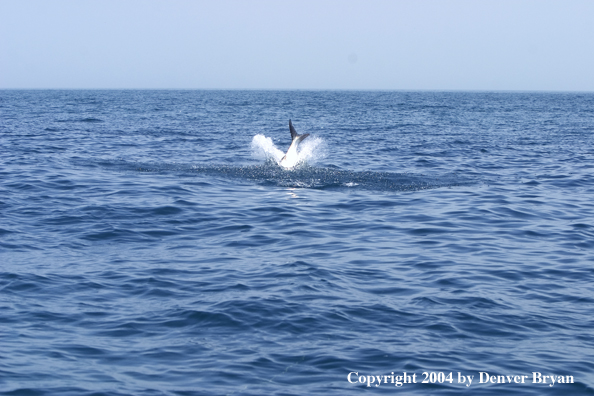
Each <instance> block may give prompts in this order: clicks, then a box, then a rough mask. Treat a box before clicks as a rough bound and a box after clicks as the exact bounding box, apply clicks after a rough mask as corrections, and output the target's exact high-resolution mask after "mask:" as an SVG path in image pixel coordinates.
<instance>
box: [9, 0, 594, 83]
mask: <svg viewBox="0 0 594 396" xmlns="http://www.w3.org/2000/svg"><path fill="white" fill-rule="evenodd" d="M0 88H174V89H176V88H180V89H382V90H393V89H396V90H416V89H420V90H528V91H534V90H538V91H594V1H593V0H555V1H547V0H472V1H471V0H406V1H401V0H366V1H362V0H311V1H310V0H209V1H202V0H0Z"/></svg>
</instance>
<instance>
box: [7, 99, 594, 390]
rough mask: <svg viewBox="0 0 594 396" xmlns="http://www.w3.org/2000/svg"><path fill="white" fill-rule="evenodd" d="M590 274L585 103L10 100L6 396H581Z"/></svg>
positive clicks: (590, 142) (588, 386) (593, 201)
mask: <svg viewBox="0 0 594 396" xmlns="http://www.w3.org/2000/svg"><path fill="white" fill-rule="evenodd" d="M289 119H292V120H293V124H294V125H295V127H296V129H297V131H298V132H299V133H310V134H311V136H310V137H309V138H307V139H306V140H305V141H304V142H303V144H302V147H301V148H302V151H301V155H302V159H303V162H302V163H301V164H300V165H299V166H298V167H297V168H295V169H292V170H285V169H283V168H281V167H279V166H278V165H277V164H276V162H275V159H278V155H279V153H281V152H282V151H284V150H286V149H287V148H288V146H289V144H290V135H289V130H288V120H289ZM281 155H282V154H281ZM593 286H594V94H577V93H480V92H332V91H317V92H316V91H314V92H307V91H294V92H290V91H57V90H56V91H0V395H94V396H99V395H328V394H335V395H358V394H362V393H364V392H365V394H398V393H403V392H404V393H405V394H418V395H429V394H435V395H437V394H439V395H458V394H472V395H500V394H502V393H505V394H509V395H569V394H572V395H578V394H594V361H593V356H594V319H593V318H594V287H593ZM403 372H407V374H408V375H412V374H415V375H416V377H415V380H416V383H406V384H403V385H402V386H400V387H397V386H395V384H392V383H390V381H391V377H390V379H389V380H388V381H387V383H386V382H382V383H381V384H379V386H377V385H378V383H377V380H375V382H374V383H372V384H370V385H371V386H369V387H368V386H367V382H365V381H370V379H369V378H368V377H367V376H371V375H373V376H375V375H378V376H379V375H388V376H391V375H392V373H394V376H398V375H402V374H403ZM423 372H426V373H427V375H423ZM440 372H441V373H444V374H443V375H442V376H439V374H438V373H440ZM481 372H483V373H489V375H503V376H505V375H518V376H519V375H526V376H527V379H526V381H525V383H523V384H522V383H511V384H510V383H504V384H502V383H499V384H497V383H495V384H492V383H482V384H481V383H479V381H480V373H481ZM533 372H538V373H541V374H542V375H554V376H562V378H563V379H567V380H569V378H570V377H569V376H571V378H572V379H573V383H569V384H563V383H559V382H556V383H555V384H554V385H553V384H551V382H550V379H549V381H548V382H547V383H546V384H542V383H533ZM349 373H358V374H351V377H348V376H349ZM430 373H435V374H434V375H433V376H430ZM449 373H452V377H451V378H452V381H451V382H450V381H448V380H447V376H448V375H449ZM460 375H462V376H464V377H465V378H466V376H471V375H472V376H474V379H473V382H472V383H471V384H470V386H466V385H468V381H466V382H465V383H461V382H460V381H459V378H460V377H459V376H460ZM483 375H484V374H483ZM425 377H427V379H428V381H427V382H428V383H422V381H423V379H425ZM555 378H557V379H558V377H555ZM349 379H350V381H349ZM360 379H361V381H363V382H358V381H359V380H360ZM430 379H431V380H430ZM431 382H433V383H431ZM551 385H552V386H551Z"/></svg>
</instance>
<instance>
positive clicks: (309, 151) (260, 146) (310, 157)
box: [251, 134, 326, 169]
mask: <svg viewBox="0 0 594 396" xmlns="http://www.w3.org/2000/svg"><path fill="white" fill-rule="evenodd" d="M251 148H252V156H254V157H256V158H259V159H263V160H269V159H272V160H274V162H276V163H277V164H278V163H280V161H281V160H282V159H283V157H284V156H285V153H284V152H283V151H281V150H280V149H278V148H277V147H276V146H275V144H274V142H273V141H272V139H271V138H269V137H266V136H264V135H261V134H258V135H256V136H254V137H253V139H252V144H251ZM287 148H288V147H287ZM325 154H326V153H325V145H324V140H322V139H321V138H319V137H317V136H314V137H312V136H309V137H308V138H307V139H305V140H304V141H303V142H301V144H300V145H299V151H298V152H297V165H299V164H302V163H309V164H311V163H313V162H315V161H317V160H319V159H322V158H324V157H325V156H326V155H325ZM291 168H292V167H291ZM288 169H290V168H288Z"/></svg>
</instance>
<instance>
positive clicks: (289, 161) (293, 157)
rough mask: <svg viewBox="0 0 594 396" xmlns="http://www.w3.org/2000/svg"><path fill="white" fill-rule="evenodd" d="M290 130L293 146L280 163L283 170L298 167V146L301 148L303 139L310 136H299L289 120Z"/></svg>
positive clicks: (306, 134) (307, 134)
mask: <svg viewBox="0 0 594 396" xmlns="http://www.w3.org/2000/svg"><path fill="white" fill-rule="evenodd" d="M289 130H290V131H291V139H293V141H292V142H291V146H290V147H289V149H288V150H287V153H286V154H285V156H284V157H283V159H281V160H280V162H279V165H280V166H282V167H283V168H292V167H294V166H295V165H297V162H298V161H299V157H298V155H297V146H299V143H301V141H302V140H303V139H305V138H306V137H308V136H309V133H304V134H303V135H299V134H298V133H297V131H296V130H295V128H293V123H292V122H291V120H289Z"/></svg>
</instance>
